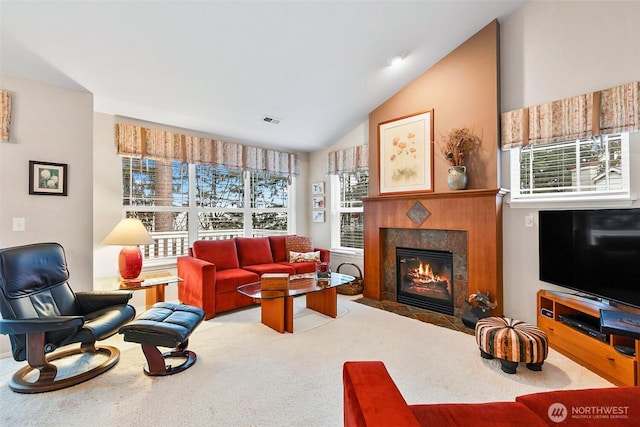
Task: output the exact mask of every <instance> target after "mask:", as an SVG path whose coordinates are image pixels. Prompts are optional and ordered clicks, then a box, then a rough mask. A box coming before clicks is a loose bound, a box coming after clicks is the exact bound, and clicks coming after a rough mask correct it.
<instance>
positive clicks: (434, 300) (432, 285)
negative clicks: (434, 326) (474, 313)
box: [396, 247, 454, 315]
mask: <svg viewBox="0 0 640 427" xmlns="http://www.w3.org/2000/svg"><path fill="white" fill-rule="evenodd" d="M396 270H397V271H396V280H397V300H398V302H401V303H403V304H409V305H413V306H416V307H420V308H424V309H427V310H432V311H435V312H438V313H443V314H448V315H453V313H454V310H453V308H454V299H453V276H454V274H453V253H452V252H449V251H439V250H432V249H416V248H400V247H397V248H396Z"/></svg>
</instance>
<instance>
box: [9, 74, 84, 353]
mask: <svg viewBox="0 0 640 427" xmlns="http://www.w3.org/2000/svg"><path fill="white" fill-rule="evenodd" d="M0 88H2V89H6V90H9V91H10V92H11V94H12V104H13V105H12V120H11V134H10V142H8V143H6V142H3V143H0V247H2V248H5V247H9V246H17V245H24V244H28V243H37V242H58V243H60V244H61V245H62V246H63V247H64V249H65V252H66V256H67V263H68V267H69V273H70V279H69V281H70V283H71V286H72V287H73V288H74V289H75V290H77V291H82V290H90V289H92V288H93V282H92V278H93V272H92V270H93V256H92V251H91V249H92V248H91V240H92V233H93V231H92V221H93V218H92V209H93V207H92V199H93V195H92V184H91V182H92V175H93V162H92V157H91V156H92V150H93V148H92V139H93V137H92V132H93V130H92V128H93V95H91V94H90V93H86V92H80V91H76V90H69V89H64V88H61V87H57V86H51V85H46V84H40V83H36V82H33V81H30V80H24V79H21V78H17V77H13V76H9V75H6V74H0ZM29 160H39V161H44V162H53V163H66V164H67V165H68V195H67V196H66V197H65V196H40V195H30V194H29V172H28V169H29ZM16 217H18V218H24V219H25V225H26V228H25V231H23V232H18V231H13V218H16ZM9 349H10V346H9V340H8V338H7V337H6V336H4V335H2V336H0V355H2V354H4V353H6V352H9V351H10V350H9Z"/></svg>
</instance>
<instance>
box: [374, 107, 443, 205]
mask: <svg viewBox="0 0 640 427" xmlns="http://www.w3.org/2000/svg"><path fill="white" fill-rule="evenodd" d="M378 146H379V150H380V152H379V159H380V194H386V193H406V192H415V191H424V192H430V191H433V110H430V111H426V112H423V113H418V114H414V115H410V116H405V117H400V118H397V119H393V120H389V121H387V122H382V123H380V124H379V125H378Z"/></svg>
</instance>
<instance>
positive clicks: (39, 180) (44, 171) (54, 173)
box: [29, 160, 68, 196]
mask: <svg viewBox="0 0 640 427" xmlns="http://www.w3.org/2000/svg"><path fill="white" fill-rule="evenodd" d="M67 170H68V166H67V165H66V164H64V163H50V162H39V161H35V160H30V161H29V194H39V195H44V196H66V195H67Z"/></svg>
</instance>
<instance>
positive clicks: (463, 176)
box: [447, 166, 467, 190]
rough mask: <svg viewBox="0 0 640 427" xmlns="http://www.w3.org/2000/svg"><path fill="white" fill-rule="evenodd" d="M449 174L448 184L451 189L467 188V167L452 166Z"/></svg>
mask: <svg viewBox="0 0 640 427" xmlns="http://www.w3.org/2000/svg"><path fill="white" fill-rule="evenodd" d="M448 172H449V174H448V176H447V184H449V189H450V190H464V189H465V188H467V167H466V166H451V167H450V168H449V171H448Z"/></svg>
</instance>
